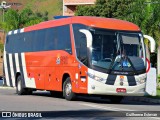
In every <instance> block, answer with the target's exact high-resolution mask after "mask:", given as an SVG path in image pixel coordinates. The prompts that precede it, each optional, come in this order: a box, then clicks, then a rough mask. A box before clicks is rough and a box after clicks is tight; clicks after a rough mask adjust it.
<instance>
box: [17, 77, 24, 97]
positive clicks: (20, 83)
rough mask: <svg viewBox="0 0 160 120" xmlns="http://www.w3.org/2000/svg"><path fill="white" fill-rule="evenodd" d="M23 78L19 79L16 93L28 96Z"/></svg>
mask: <svg viewBox="0 0 160 120" xmlns="http://www.w3.org/2000/svg"><path fill="white" fill-rule="evenodd" d="M22 82H23V81H22V77H21V76H20V75H19V76H18V77H17V85H16V92H17V94H18V95H24V94H26V90H25V88H24V87H23V83H22Z"/></svg>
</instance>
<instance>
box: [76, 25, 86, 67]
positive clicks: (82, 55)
mask: <svg viewBox="0 0 160 120" xmlns="http://www.w3.org/2000/svg"><path fill="white" fill-rule="evenodd" d="M80 29H86V26H84V25H81V24H73V31H74V39H75V45H76V54H77V58H78V59H79V60H80V61H81V62H82V63H84V64H85V65H87V41H86V36H85V34H83V33H81V32H80V31H79V30H80Z"/></svg>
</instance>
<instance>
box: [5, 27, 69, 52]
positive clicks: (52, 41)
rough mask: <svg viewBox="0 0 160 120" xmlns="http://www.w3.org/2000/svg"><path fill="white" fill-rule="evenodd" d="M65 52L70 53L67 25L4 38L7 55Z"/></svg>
mask: <svg viewBox="0 0 160 120" xmlns="http://www.w3.org/2000/svg"><path fill="white" fill-rule="evenodd" d="M48 50H65V51H67V52H68V53H70V54H71V53H72V49H71V39H70V29H69V25H65V26H59V27H54V28H48V29H43V30H36V31H31V32H25V33H18V34H12V35H9V36H7V38H6V51H7V52H8V53H20V52H36V51H48Z"/></svg>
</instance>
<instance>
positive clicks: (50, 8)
mask: <svg viewBox="0 0 160 120" xmlns="http://www.w3.org/2000/svg"><path fill="white" fill-rule="evenodd" d="M2 1H4V0H0V3H1V2H2ZM6 1H9V2H16V3H21V4H22V6H20V7H19V8H18V9H20V10H22V9H23V8H25V7H27V6H29V7H30V8H31V9H32V10H33V11H34V12H41V13H44V12H45V11H47V12H48V17H49V20H51V19H53V16H56V15H62V13H63V12H62V4H63V0H6ZM0 16H1V10H0ZM0 21H1V19H0Z"/></svg>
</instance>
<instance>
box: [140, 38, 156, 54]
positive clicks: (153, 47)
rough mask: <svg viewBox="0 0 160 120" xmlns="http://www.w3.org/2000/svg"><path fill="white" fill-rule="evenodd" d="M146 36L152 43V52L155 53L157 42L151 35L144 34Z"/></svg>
mask: <svg viewBox="0 0 160 120" xmlns="http://www.w3.org/2000/svg"><path fill="white" fill-rule="evenodd" d="M143 37H144V38H146V39H148V40H149V41H150V43H151V46H150V47H151V53H154V52H155V46H156V43H155V40H154V39H153V38H152V37H151V36H149V35H143Z"/></svg>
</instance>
